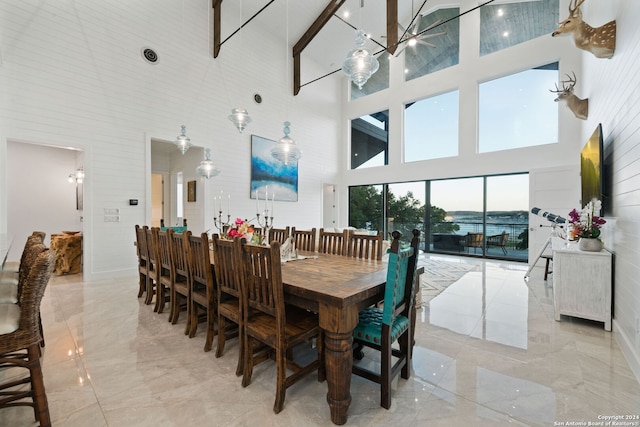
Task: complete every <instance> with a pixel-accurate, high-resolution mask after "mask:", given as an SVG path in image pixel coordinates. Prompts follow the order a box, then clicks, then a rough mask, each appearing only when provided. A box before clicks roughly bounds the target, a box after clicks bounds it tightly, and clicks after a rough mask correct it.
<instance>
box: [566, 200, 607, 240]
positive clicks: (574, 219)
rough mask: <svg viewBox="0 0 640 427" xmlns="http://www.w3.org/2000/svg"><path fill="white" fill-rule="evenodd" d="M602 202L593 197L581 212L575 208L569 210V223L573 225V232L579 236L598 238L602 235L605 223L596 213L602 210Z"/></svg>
mask: <svg viewBox="0 0 640 427" xmlns="http://www.w3.org/2000/svg"><path fill="white" fill-rule="evenodd" d="M601 208H602V202H601V201H600V200H598V199H591V201H590V202H589V203H587V205H586V206H585V207H584V208H582V210H581V211H580V212H578V211H577V210H575V209H573V210H572V211H571V212H569V218H570V220H569V223H570V224H571V226H572V227H573V234H575V236H577V237H584V238H590V239H597V238H598V237H600V227H602V225H603V224H605V223H606V222H607V221H605V220H604V219H603V218H601V217H599V216H598V215H596V212H598V213H599V212H600V209H601Z"/></svg>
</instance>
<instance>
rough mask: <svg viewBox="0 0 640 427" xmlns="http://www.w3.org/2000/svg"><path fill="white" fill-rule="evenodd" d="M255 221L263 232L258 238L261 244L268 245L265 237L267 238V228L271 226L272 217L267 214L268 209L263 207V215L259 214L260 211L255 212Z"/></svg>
mask: <svg viewBox="0 0 640 427" xmlns="http://www.w3.org/2000/svg"><path fill="white" fill-rule="evenodd" d="M256 222H257V223H258V225H259V226H260V228H262V230H263V233H262V237H261V239H260V244H261V245H268V244H269V242H268V241H267V239H268V238H269V230H271V229H272V228H273V217H272V216H269V210H268V209H265V211H264V215H260V213H256Z"/></svg>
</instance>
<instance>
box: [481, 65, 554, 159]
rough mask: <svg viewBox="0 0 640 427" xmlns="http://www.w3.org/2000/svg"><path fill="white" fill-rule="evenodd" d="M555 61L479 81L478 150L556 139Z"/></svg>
mask: <svg viewBox="0 0 640 427" xmlns="http://www.w3.org/2000/svg"><path fill="white" fill-rule="evenodd" d="M557 81H558V63H557V62H555V63H552V64H549V65H545V66H542V67H538V68H534V69H532V70H527V71H523V72H520V73H517V74H512V75H510V76H507V77H503V78H500V79H495V80H491V81H488V82H486V83H482V84H480V88H479V89H480V90H479V92H480V94H479V98H480V99H479V116H480V117H479V135H478V151H479V152H480V153H486V152H492V151H500V150H508V149H512V148H521V147H531V146H535V145H543V144H552V143H557V142H558V103H557V102H554V99H555V96H554V94H553V93H552V92H550V91H549V89H553V88H554V87H555V85H556V84H557Z"/></svg>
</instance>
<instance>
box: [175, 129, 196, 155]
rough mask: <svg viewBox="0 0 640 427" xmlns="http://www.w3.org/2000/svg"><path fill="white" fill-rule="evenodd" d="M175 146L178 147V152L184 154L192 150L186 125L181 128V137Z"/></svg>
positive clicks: (177, 139)
mask: <svg viewBox="0 0 640 427" xmlns="http://www.w3.org/2000/svg"><path fill="white" fill-rule="evenodd" d="M174 144H176V147H178V150H180V152H181V153H182V154H184V153H186V152H187V150H188V149H189V148H191V145H192V144H191V140H190V139H189V137H188V136H187V127H186V126H185V125H182V126H181V131H180V135H179V136H178V137H177V138H176V141H175V142H174Z"/></svg>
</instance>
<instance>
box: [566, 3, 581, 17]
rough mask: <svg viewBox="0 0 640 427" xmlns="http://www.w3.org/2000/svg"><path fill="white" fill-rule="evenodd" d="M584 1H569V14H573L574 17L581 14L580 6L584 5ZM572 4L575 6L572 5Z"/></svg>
mask: <svg viewBox="0 0 640 427" xmlns="http://www.w3.org/2000/svg"><path fill="white" fill-rule="evenodd" d="M582 3H584V0H571V2H569V16H573V17H574V18H577V17H579V16H581V15H582V12H581V11H580V6H582ZM571 5H574V6H573V7H571ZM576 12H577V13H576Z"/></svg>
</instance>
